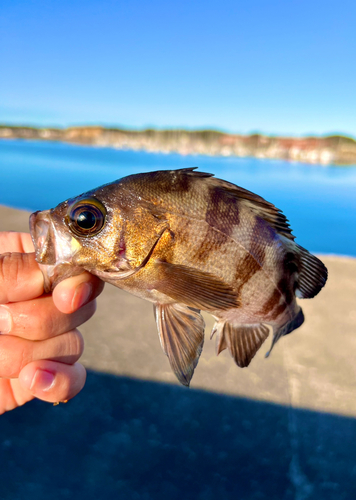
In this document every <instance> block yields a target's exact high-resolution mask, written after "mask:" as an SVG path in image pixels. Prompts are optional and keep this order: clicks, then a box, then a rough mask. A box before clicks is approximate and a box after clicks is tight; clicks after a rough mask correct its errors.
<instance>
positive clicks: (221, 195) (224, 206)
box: [205, 187, 240, 236]
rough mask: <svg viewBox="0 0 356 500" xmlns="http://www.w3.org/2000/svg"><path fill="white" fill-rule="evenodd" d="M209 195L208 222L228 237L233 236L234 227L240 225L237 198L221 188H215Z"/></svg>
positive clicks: (206, 217) (206, 218)
mask: <svg viewBox="0 0 356 500" xmlns="http://www.w3.org/2000/svg"><path fill="white" fill-rule="evenodd" d="M209 195H210V196H209V198H208V206H207V211H206V215H205V220H206V222H207V223H208V224H209V225H210V226H212V227H215V228H216V229H218V230H219V231H221V232H222V233H224V234H226V235H227V236H231V234H232V232H233V229H234V227H235V226H237V225H238V224H239V223H240V220H239V210H238V201H237V199H236V197H234V196H230V195H229V193H227V192H226V191H223V190H222V189H221V188H219V187H213V188H212V189H211V190H210V192H209Z"/></svg>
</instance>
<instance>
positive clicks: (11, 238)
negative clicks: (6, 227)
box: [0, 231, 34, 253]
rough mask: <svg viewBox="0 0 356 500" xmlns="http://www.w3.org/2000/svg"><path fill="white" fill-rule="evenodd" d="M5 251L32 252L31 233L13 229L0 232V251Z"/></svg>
mask: <svg viewBox="0 0 356 500" xmlns="http://www.w3.org/2000/svg"><path fill="white" fill-rule="evenodd" d="M5 252H21V253H32V252H34V248H33V243H32V238H31V235H30V234H29V233H17V232H15V231H2V232H0V253H5Z"/></svg>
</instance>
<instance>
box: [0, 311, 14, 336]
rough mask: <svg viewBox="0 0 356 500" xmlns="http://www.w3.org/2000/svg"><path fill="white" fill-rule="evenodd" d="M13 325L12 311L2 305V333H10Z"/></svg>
mask: <svg viewBox="0 0 356 500" xmlns="http://www.w3.org/2000/svg"><path fill="white" fill-rule="evenodd" d="M11 326H12V317H11V314H10V311H9V310H8V308H7V307H5V306H0V333H9V331H10V330H11Z"/></svg>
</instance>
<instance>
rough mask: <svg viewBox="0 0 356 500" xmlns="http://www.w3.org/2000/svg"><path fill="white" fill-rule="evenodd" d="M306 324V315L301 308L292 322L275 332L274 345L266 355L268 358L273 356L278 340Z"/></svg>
mask: <svg viewBox="0 0 356 500" xmlns="http://www.w3.org/2000/svg"><path fill="white" fill-rule="evenodd" d="M303 323H304V314H303V311H302V309H301V308H299V311H298V312H297V314H296V315H295V316H294V318H293V319H292V321H289V322H288V323H285V324H284V325H283V326H281V327H280V328H278V329H277V330H275V331H274V332H273V340H272V345H271V348H270V350H269V351H268V352H267V353H266V356H265V357H266V358H268V356H269V355H270V354H271V352H272V349H273V347H274V346H275V345H276V343H277V342H278V340H279V339H280V338H281V337H283V336H284V335H288V333H291V332H293V330H295V329H296V328H299V327H300V326H301V325H302V324H303Z"/></svg>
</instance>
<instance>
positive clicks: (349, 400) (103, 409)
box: [0, 207, 356, 500]
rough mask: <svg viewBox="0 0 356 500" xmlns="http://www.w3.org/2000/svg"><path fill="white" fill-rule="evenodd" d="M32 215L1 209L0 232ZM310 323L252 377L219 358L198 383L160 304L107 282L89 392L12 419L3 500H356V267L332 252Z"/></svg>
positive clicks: (205, 366) (1, 452)
mask: <svg viewBox="0 0 356 500" xmlns="http://www.w3.org/2000/svg"><path fill="white" fill-rule="evenodd" d="M27 221H28V214H27V213H25V212H20V211H14V210H12V209H8V208H5V207H1V208H0V230H5V229H6V230H8V229H12V230H27V224H28V222H27ZM322 260H323V261H324V262H325V264H326V266H327V267H328V268H329V281H328V283H327V286H326V288H325V289H324V290H323V291H322V292H321V293H320V294H319V295H318V297H316V298H314V299H312V300H309V301H308V300H304V301H301V304H302V307H303V310H304V313H305V317H306V322H305V324H304V325H303V326H302V327H301V328H300V329H299V330H297V331H295V332H294V333H293V334H291V335H288V336H287V337H285V338H284V339H281V341H280V342H278V344H277V345H276V347H275V349H274V351H273V353H272V355H271V357H270V358H269V359H268V360H265V359H264V353H265V352H266V350H267V349H268V345H269V342H270V340H269V339H268V340H267V343H266V344H267V345H265V346H263V347H262V348H261V350H260V352H259V353H258V355H257V356H256V358H255V359H254V360H253V362H252V363H251V365H250V367H249V368H247V369H243V370H242V369H239V368H237V367H236V365H235V364H234V363H233V361H232V360H231V358H230V357H229V354H228V353H227V352H226V351H225V352H223V353H222V354H220V356H219V357H216V356H215V353H214V344H213V341H210V340H209V337H208V333H210V330H211V326H212V321H211V319H210V318H209V317H208V316H207V315H206V316H205V318H206V322H207V336H206V342H205V346H204V350H203V354H202V357H201V359H200V361H199V364H198V367H197V369H196V372H195V374H194V377H193V380H192V384H191V388H190V389H186V388H184V387H180V386H179V385H178V383H177V382H176V379H175V377H174V375H173V374H172V373H171V371H170V367H169V364H168V360H167V358H166V357H165V356H164V354H163V352H162V350H161V347H160V344H159V340H158V335H157V332H156V327H155V323H154V319H153V312H152V305H151V304H149V303H147V302H144V301H142V300H140V299H136V298H135V297H133V296H131V295H129V294H127V293H125V292H122V291H120V290H118V289H115V288H114V287H112V286H110V285H107V286H106V288H105V291H104V292H103V294H102V295H101V297H100V298H99V300H98V311H97V313H96V315H95V316H94V318H93V319H92V320H91V321H90V322H88V323H87V324H86V325H83V327H82V328H81V331H82V332H83V334H84V338H85V340H86V348H85V352H84V355H83V363H84V364H85V366H86V367H87V368H88V369H89V375H88V381H87V384H86V387H85V388H84V390H83V391H82V393H81V394H80V395H78V396H77V397H76V398H75V399H74V400H72V401H71V402H69V403H68V404H67V405H60V406H57V407H53V406H51V405H49V404H45V403H42V402H39V401H35V402H32V403H29V404H27V405H26V406H25V407H23V408H19V409H17V410H15V411H13V412H10V413H8V414H6V415H4V416H2V417H0V463H1V467H0V498H1V499H6V500H7V499H9V500H10V499H11V500H12V499H17V498H18V499H22V498H26V499H32V498H33V499H35V498H36V499H42V498H43V499H44V498H51V499H57V498H58V499H59V498H77V499H91V498H93V499H94V498H95V499H98V498H103V499H111V498H119V499H145V500H151V499H152V500H153V499H159V500H160V499H167V500H170V499H172V500H175V499H181V498H186V499H193V498H194V499H199V500H210V499H215V498H219V499H230V498H231V499H267V498H268V499H278V500H279V499H296V500H304V499H315V500H316V499H322V500H324V499H345V500H346V499H355V498H356V420H355V417H356V363H355V361H356V260H354V259H347V258H339V257H330V256H328V257H322Z"/></svg>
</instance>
